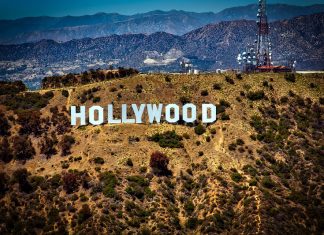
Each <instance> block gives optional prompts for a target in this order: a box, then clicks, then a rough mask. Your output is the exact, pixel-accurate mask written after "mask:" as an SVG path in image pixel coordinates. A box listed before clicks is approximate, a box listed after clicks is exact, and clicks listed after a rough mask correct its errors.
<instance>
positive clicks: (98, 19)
mask: <svg viewBox="0 0 324 235" xmlns="http://www.w3.org/2000/svg"><path fill="white" fill-rule="evenodd" d="M256 12H257V5H248V6H243V7H234V8H228V9H225V10H223V11H221V12H219V13H212V12H208V13H194V12H185V11H176V10H173V11H167V12H165V11H152V12H148V13H143V14H136V15H131V16H126V15H119V14H115V13H114V14H106V13H98V14H95V15H86V16H78V17H73V16H66V17H29V18H22V19H17V20H0V31H1V35H0V44H17V43H25V42H37V41H40V40H42V39H52V40H55V41H64V42H65V41H69V40H73V39H82V38H97V37H105V36H109V35H112V34H118V35H121V34H129V33H132V34H135V33H144V34H152V33H155V32H166V33H170V34H175V35H183V34H185V33H188V32H189V31H192V30H194V29H197V28H200V27H202V26H204V25H206V24H210V23H217V22H220V21H232V20H240V19H246V20H255V19H256ZM268 12H269V16H270V20H271V21H275V20H282V19H291V18H293V17H296V16H300V15H309V14H314V13H320V12H324V5H312V6H303V7H301V6H290V5H283V4H273V5H269V7H268Z"/></svg>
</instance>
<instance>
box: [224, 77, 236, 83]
mask: <svg viewBox="0 0 324 235" xmlns="http://www.w3.org/2000/svg"><path fill="white" fill-rule="evenodd" d="M225 81H226V82H227V83H229V84H232V85H234V84H235V83H234V80H233V79H232V78H230V77H229V76H225Z"/></svg>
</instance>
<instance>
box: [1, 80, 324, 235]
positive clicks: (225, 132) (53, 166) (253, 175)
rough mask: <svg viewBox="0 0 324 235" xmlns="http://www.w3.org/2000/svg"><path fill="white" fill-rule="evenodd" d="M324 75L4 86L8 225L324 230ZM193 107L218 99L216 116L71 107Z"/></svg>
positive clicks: (15, 229)
mask: <svg viewBox="0 0 324 235" xmlns="http://www.w3.org/2000/svg"><path fill="white" fill-rule="evenodd" d="M323 79H324V77H323V75H321V74H308V75H295V76H294V75H289V74H288V75H284V74H250V75H246V74H244V75H242V76H239V75H235V74H201V75H163V74H152V75H141V74H139V75H133V76H131V77H127V78H119V79H110V80H107V81H102V82H99V83H91V84H85V85H81V86H74V87H66V88H60V89H52V90H40V91H37V92H26V91H24V88H23V87H21V84H20V83H16V84H10V83H0V88H1V87H5V88H3V89H0V91H1V93H0V94H1V96H0V120H1V121H0V125H1V126H0V130H1V132H0V141H1V144H0V159H1V160H0V169H1V172H0V205H1V206H0V213H1V215H2V216H1V217H0V233H1V234H12V233H14V234H20V233H22V231H24V233H28V234H35V233H36V234H38V233H39V234H41V233H49V234H54V233H56V234H68V233H73V234H107V233H108V234H129V233H134V234H219V233H222V234H238V233H240V234H321V232H323V227H322V225H323V219H322V216H321V215H322V214H323V206H322V205H323V188H322V187H321V184H322V182H323V158H322V156H323V139H324V138H323V137H324V136H323V130H324V128H323V111H324V97H323V94H324V93H323V92H324V86H323V85H324V80H323ZM19 91H20V92H19ZM17 92H18V93H17ZM186 102H192V103H194V104H196V105H197V106H199V105H200V104H201V103H209V102H210V103H214V104H217V107H218V120H217V121H216V123H214V124H212V125H208V126H202V125H201V124H199V122H196V123H193V124H192V125H183V124H181V122H180V123H179V124H177V125H171V124H166V123H163V124H159V125H158V124H151V125H149V124H123V125H108V124H106V125H101V126H76V127H71V126H70V124H69V112H68V109H69V107H70V106H71V105H85V106H87V107H89V106H92V105H94V104H95V105H101V106H106V105H107V104H110V103H113V104H114V105H115V107H116V114H115V115H116V117H119V116H120V112H119V111H118V110H119V108H120V105H121V104H132V103H136V104H139V103H163V104H169V103H177V104H179V105H180V104H181V103H186ZM129 114H130V115H131V112H130V113H129ZM157 151H158V152H157ZM279 221H280V222H279Z"/></svg>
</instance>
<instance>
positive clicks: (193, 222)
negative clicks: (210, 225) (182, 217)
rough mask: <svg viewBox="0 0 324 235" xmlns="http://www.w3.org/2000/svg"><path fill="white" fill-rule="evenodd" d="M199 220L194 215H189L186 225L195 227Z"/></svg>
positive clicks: (191, 227)
mask: <svg viewBox="0 0 324 235" xmlns="http://www.w3.org/2000/svg"><path fill="white" fill-rule="evenodd" d="M198 223H199V220H198V219H197V218H194V217H190V218H189V219H188V220H187V222H186V227H187V228H189V229H195V228H196V227H197V226H198Z"/></svg>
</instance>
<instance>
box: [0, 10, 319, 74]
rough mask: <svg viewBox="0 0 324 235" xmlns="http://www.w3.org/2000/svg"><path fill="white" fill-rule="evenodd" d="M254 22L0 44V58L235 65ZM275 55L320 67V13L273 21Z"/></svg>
mask: <svg viewBox="0 0 324 235" xmlns="http://www.w3.org/2000/svg"><path fill="white" fill-rule="evenodd" d="M255 32H256V23H255V21H248V20H237V21H225V22H220V23H216V24H209V25H207V26H204V27H202V28H199V29H196V30H194V31H191V32H189V33H187V34H185V35H183V36H177V35H173V34H169V33H165V32H158V33H153V34H151V35H145V34H128V35H112V36H108V37H101V38H96V39H90V38H86V39H80V40H72V41H68V42H65V43H58V42H55V41H53V40H42V41H40V42H37V43H27V44H20V45H1V46H0V61H17V60H28V61H38V63H40V64H42V65H43V66H49V67H51V66H53V65H54V64H57V63H62V62H64V63H67V62H73V64H74V65H77V64H78V63H79V62H80V61H82V60H85V59H87V60H90V61H94V60H102V61H106V62H107V61H112V60H118V63H117V64H118V66H126V67H129V66H131V67H135V68H139V69H141V70H142V71H149V70H168V71H176V70H179V63H178V62H179V60H180V59H183V58H189V59H190V60H191V61H192V62H193V63H194V65H195V66H197V68H199V69H202V70H214V69H217V68H237V67H238V66H237V63H236V56H237V54H238V53H239V52H242V50H245V48H244V46H245V45H247V44H249V43H252V44H253V42H254V39H255ZM271 39H272V44H273V58H274V60H275V62H277V63H284V61H285V60H287V59H293V60H297V62H298V64H297V65H298V69H314V70H315V69H324V13H320V14H314V15H308V16H299V17H296V18H293V19H290V20H281V21H275V22H272V23H271Z"/></svg>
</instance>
